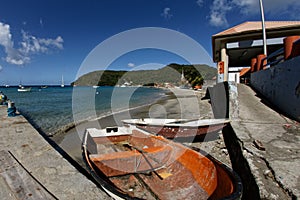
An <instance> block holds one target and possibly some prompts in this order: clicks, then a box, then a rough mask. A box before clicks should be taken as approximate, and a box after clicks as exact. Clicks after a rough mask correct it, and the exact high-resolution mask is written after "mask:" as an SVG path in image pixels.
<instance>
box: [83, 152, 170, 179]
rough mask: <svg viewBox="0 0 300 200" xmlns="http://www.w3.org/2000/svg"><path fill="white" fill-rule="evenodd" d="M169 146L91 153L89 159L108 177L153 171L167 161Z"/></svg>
mask: <svg viewBox="0 0 300 200" xmlns="http://www.w3.org/2000/svg"><path fill="white" fill-rule="evenodd" d="M171 150H172V149H171V147H169V146H166V147H150V148H144V149H142V150H137V149H134V148H133V150H130V151H122V152H113V153H107V154H103V155H98V154H91V155H90V156H89V157H90V160H91V161H92V162H93V163H94V164H95V165H96V166H97V167H99V169H101V171H102V172H103V173H104V174H105V175H106V176H108V177H112V176H120V175H125V174H130V173H137V172H149V171H154V170H155V169H157V168H161V167H163V166H164V164H165V163H166V162H167V160H168V159H169V157H170V154H171Z"/></svg>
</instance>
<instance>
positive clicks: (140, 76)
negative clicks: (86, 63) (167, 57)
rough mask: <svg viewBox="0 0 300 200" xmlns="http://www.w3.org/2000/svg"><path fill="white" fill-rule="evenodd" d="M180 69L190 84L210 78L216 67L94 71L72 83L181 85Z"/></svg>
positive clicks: (199, 66)
mask: <svg viewBox="0 0 300 200" xmlns="http://www.w3.org/2000/svg"><path fill="white" fill-rule="evenodd" d="M182 70H183V72H184V77H185V79H186V81H187V82H188V83H189V84H191V85H192V86H194V85H197V84H198V85H201V84H203V80H205V79H207V80H209V79H212V78H213V77H214V76H216V74H217V70H216V68H213V67H210V66H208V65H179V64H175V63H172V64H169V65H167V66H165V67H163V68H161V69H158V70H140V71H112V70H106V71H103V70H99V71H94V72H90V73H88V74H85V75H83V76H81V77H79V78H78V79H77V80H76V81H75V82H73V83H72V85H82V86H83V85H84V86H92V85H99V86H114V85H122V84H124V83H125V82H128V83H131V84H132V85H151V84H154V83H156V84H163V83H171V84H174V85H182V84H186V82H184V83H183V82H182V80H181V73H182Z"/></svg>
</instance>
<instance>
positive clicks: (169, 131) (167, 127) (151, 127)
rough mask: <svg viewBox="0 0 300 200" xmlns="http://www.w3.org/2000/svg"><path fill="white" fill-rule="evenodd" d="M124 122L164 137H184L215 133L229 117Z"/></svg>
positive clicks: (223, 125)
mask: <svg viewBox="0 0 300 200" xmlns="http://www.w3.org/2000/svg"><path fill="white" fill-rule="evenodd" d="M122 122H123V123H124V124H131V125H135V126H137V127H139V128H141V129H143V130H146V131H149V132H151V133H153V134H155V135H161V136H164V137H165V138H169V139H174V138H185V137H195V136H200V135H206V134H209V133H216V132H218V131H220V130H222V129H223V127H225V126H226V125H227V124H228V123H229V122H230V120H229V119H157V118H145V119H127V120H122Z"/></svg>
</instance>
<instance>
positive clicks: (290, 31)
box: [212, 21, 300, 66]
mask: <svg viewBox="0 0 300 200" xmlns="http://www.w3.org/2000/svg"><path fill="white" fill-rule="evenodd" d="M299 33H300V21H291V22H266V35H267V39H268V42H267V43H268V52H269V53H271V52H274V51H276V50H277V49H278V48H280V47H282V46H283V44H282V38H284V37H287V36H292V35H299ZM262 37H263V36H262V27H261V22H245V23H242V24H240V25H237V26H235V27H232V28H230V29H227V30H225V31H223V32H220V33H218V34H215V35H213V36H212V45H213V60H214V62H219V61H220V60H221V58H220V52H221V49H222V48H226V49H227V54H228V56H229V66H249V65H250V63H251V58H253V57H254V56H256V55H258V54H261V53H263V48H262V42H259V41H260V40H262ZM272 38H275V39H278V40H280V39H281V42H277V43H276V42H275V43H270V42H269V40H270V39H272ZM229 43H238V44H239V45H238V46H236V47H235V48H229V47H228V45H227V44H229ZM247 43H248V46H247V45H245V44H247ZM251 43H252V44H254V43H261V44H260V45H252V44H251Z"/></svg>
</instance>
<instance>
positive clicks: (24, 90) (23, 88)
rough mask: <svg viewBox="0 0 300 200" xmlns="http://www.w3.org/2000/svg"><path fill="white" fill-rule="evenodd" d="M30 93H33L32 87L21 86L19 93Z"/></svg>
mask: <svg viewBox="0 0 300 200" xmlns="http://www.w3.org/2000/svg"><path fill="white" fill-rule="evenodd" d="M30 91H31V87H24V86H21V87H19V88H18V92H30Z"/></svg>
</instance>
